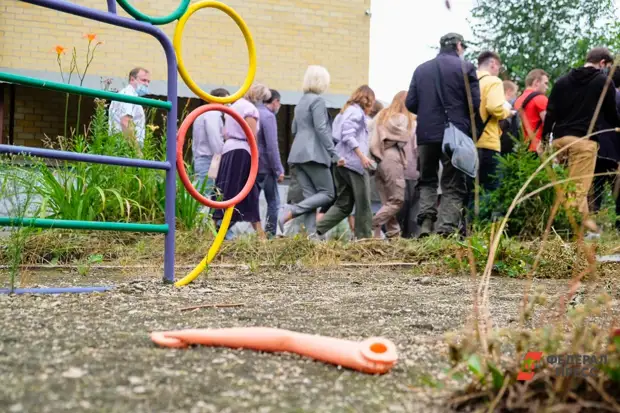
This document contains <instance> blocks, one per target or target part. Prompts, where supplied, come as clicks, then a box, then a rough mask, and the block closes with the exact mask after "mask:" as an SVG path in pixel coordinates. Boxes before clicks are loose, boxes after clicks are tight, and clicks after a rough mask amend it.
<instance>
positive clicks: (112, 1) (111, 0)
mask: <svg viewBox="0 0 620 413" xmlns="http://www.w3.org/2000/svg"><path fill="white" fill-rule="evenodd" d="M108 12H109V13H114V14H116V0H108Z"/></svg>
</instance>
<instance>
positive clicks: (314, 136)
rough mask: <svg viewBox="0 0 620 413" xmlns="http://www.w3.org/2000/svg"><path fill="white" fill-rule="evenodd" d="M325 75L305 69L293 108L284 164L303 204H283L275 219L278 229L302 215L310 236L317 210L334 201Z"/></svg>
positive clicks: (314, 68) (318, 69)
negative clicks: (290, 140) (291, 173)
mask: <svg viewBox="0 0 620 413" xmlns="http://www.w3.org/2000/svg"><path fill="white" fill-rule="evenodd" d="M329 83H330V76H329V72H328V71H327V70H326V69H325V68H324V67H322V66H309V67H308V69H307V70H306V74H305V76H304V82H303V91H304V95H303V96H302V98H301V100H300V101H299V103H298V104H297V106H296V107H295V117H294V118H293V126H292V132H293V135H294V136H295V139H294V140H293V145H292V146H291V151H290V154H289V157H288V163H289V164H290V165H291V168H293V167H294V168H295V175H296V177H297V181H298V183H299V186H300V188H301V190H302V192H303V196H304V199H303V201H301V202H299V203H297V204H292V205H288V204H287V205H285V206H284V207H283V208H282V213H281V215H280V217H279V218H278V225H279V227H280V230H281V231H282V232H284V225H285V224H286V223H287V222H289V221H290V220H292V219H293V218H296V217H298V216H302V215H303V216H305V218H304V222H305V227H306V228H305V229H306V231H307V232H308V233H313V232H314V231H315V227H316V212H317V209H319V208H320V207H322V206H324V205H329V204H330V203H331V202H332V201H333V199H334V195H335V194H334V184H333V182H332V175H331V172H330V167H331V165H332V164H333V163H336V162H338V160H339V158H338V154H337V153H336V149H335V147H334V142H333V141H332V130H331V126H330V124H329V115H328V113H327V105H326V104H325V99H323V97H322V96H321V95H322V94H323V93H325V91H326V90H327V88H328V87H329Z"/></svg>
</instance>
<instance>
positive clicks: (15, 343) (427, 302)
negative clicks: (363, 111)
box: [0, 268, 618, 413]
mask: <svg viewBox="0 0 620 413" xmlns="http://www.w3.org/2000/svg"><path fill="white" fill-rule="evenodd" d="M80 278H81V279H84V278H87V279H88V283H90V284H99V283H102V284H116V285H117V288H116V289H115V290H114V291H112V292H108V293H103V294H75V295H60V296H32V295H30V296H28V295H26V296H6V295H4V296H2V295H0V320H1V321H0V331H2V334H0V411H3V412H40V413H47V412H65V411H67V412H69V411H71V412H78V411H79V412H107V413H112V412H134V413H141V412H149V413H153V412H191V413H194V412H196V413H198V412H261V413H263V412H443V411H449V410H448V409H447V408H445V407H442V405H443V403H445V398H444V396H445V394H440V393H437V392H435V391H433V390H431V389H428V388H425V387H423V385H422V384H421V379H422V377H423V376H424V375H426V374H429V375H432V376H434V377H438V376H440V375H441V372H442V371H443V370H444V369H446V368H447V367H448V365H447V363H446V360H447V359H446V350H447V348H446V346H445V345H444V341H443V339H442V336H443V333H445V332H447V331H451V330H455V329H459V328H462V327H463V326H464V322H465V321H466V317H467V316H468V314H469V313H470V310H471V306H472V299H471V294H470V291H471V281H470V280H469V279H468V278H465V277H420V276H414V275H411V274H410V273H407V272H406V271H405V270H402V269H389V268H387V269H380V270H377V269H349V270H346V269H344V270H343V269H338V270H336V269H334V270H320V271H318V270H315V269H300V268H295V269H294V270H290V271H285V270H279V271H268V270H264V271H263V270H260V271H255V272H247V273H243V272H240V271H238V270H226V269H217V270H215V269H214V270H212V271H211V273H210V275H209V276H204V277H201V278H198V280H197V281H196V282H195V283H193V284H192V285H190V286H188V287H185V288H181V289H175V288H173V287H171V286H165V285H162V284H161V282H160V281H159V280H158V279H154V278H155V277H154V276H153V275H152V274H133V275H132V276H131V278H129V277H127V275H123V274H114V273H102V272H93V273H92V274H90V275H88V276H86V277H82V276H79V275H77V274H75V273H71V272H68V273H49V272H48V273H33V274H31V278H30V280H31V281H30V282H31V283H37V284H44V285H45V284H49V285H57V286H63V285H77V284H79V283H77V280H79V279H80ZM119 281H120V283H119ZM535 284H536V285H542V286H544V288H545V290H546V291H547V292H548V293H549V294H550V295H554V294H557V293H559V292H561V291H564V288H565V286H566V284H567V281H557V280H543V281H537V282H536V283H535ZM523 285H524V281H521V280H514V279H506V278H496V279H493V280H492V283H491V289H492V294H491V297H493V298H492V314H493V316H494V319H495V322H496V323H497V325H498V326H500V327H501V326H508V325H511V324H513V323H515V321H514V320H515V318H516V315H517V311H518V306H519V303H520V300H521V297H522V293H523ZM615 291H618V288H617V286H616V288H615ZM615 299H616V300H617V299H618V297H615ZM200 304H242V305H243V306H240V307H231V308H203V309H197V310H193V311H181V308H183V307H189V306H195V305H200ZM617 307H618V306H616V308H617ZM236 326H268V327H278V328H284V329H290V330H294V331H300V332H305V333H311V334H321V335H329V336H335V337H341V338H347V339H351V340H361V339H364V338H367V337H370V336H384V337H386V338H389V339H390V340H392V341H393V342H394V343H395V344H396V345H397V348H398V352H399V361H398V363H397V365H396V366H395V367H394V368H393V370H392V371H391V372H390V373H388V374H386V375H384V376H371V375H366V374H362V373H358V372H354V371H349V370H346V369H341V368H339V367H336V366H331V365H326V364H323V363H320V362H315V361H312V360H309V359H305V358H302V357H299V356H297V355H293V354H268V353H258V352H254V351H250V350H233V349H224V348H205V347H196V348H190V349H186V350H171V349H164V348H159V347H157V346H155V345H154V344H153V343H152V342H151V341H150V339H149V332H151V331H156V330H172V329H184V328H219V327H236Z"/></svg>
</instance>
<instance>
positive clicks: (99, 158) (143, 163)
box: [0, 145, 170, 171]
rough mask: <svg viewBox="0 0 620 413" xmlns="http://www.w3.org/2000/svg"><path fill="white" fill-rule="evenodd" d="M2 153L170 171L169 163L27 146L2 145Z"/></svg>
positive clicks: (0, 147)
mask: <svg viewBox="0 0 620 413" xmlns="http://www.w3.org/2000/svg"><path fill="white" fill-rule="evenodd" d="M0 151H2V153H12V154H15V155H26V156H37V157H40V158H48V159H60V160H63V161H79V162H90V163H101V164H105V165H119V166H132V167H137V168H149V169H161V170H164V171H167V170H168V169H170V162H160V161H149V160H147V159H132V158H120V157H118V156H108V155H91V154H88V153H75V152H67V151H59V150H55V149H43V148H29V147H27V146H14V145H2V146H0Z"/></svg>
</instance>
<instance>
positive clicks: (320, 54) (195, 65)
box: [0, 0, 370, 95]
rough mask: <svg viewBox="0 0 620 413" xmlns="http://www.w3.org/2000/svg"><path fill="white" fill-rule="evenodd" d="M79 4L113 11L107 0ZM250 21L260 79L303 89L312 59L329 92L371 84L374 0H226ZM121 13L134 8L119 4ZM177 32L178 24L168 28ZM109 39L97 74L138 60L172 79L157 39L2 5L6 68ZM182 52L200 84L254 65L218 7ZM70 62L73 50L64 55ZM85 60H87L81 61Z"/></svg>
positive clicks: (153, 9) (193, 24)
mask: <svg viewBox="0 0 620 413" xmlns="http://www.w3.org/2000/svg"><path fill="white" fill-rule="evenodd" d="M73 2H74V3H77V4H79V5H83V6H88V7H91V8H95V9H99V10H106V2H105V1H104V0H74V1H73ZM178 3H179V0H134V1H132V4H134V6H135V7H137V8H138V9H140V10H141V11H143V12H145V13H147V14H152V15H156V16H162V15H165V14H168V13H170V11H172V10H173V9H175V8H176V7H177V5H178ZM226 3H227V4H228V5H230V6H231V7H233V8H234V9H235V10H237V12H238V13H239V14H240V15H241V16H242V17H243V18H244V19H245V20H246V22H247V24H248V26H249V27H250V29H251V31H252V34H253V36H254V39H255V41H256V46H257V53H258V72H257V80H259V81H261V82H264V83H266V84H268V85H269V86H270V87H273V88H276V89H279V90H288V91H299V89H300V85H301V81H302V78H303V73H304V71H305V69H306V67H307V65H309V64H321V65H323V66H325V67H327V68H328V70H329V71H330V73H331V75H332V85H331V87H330V90H329V92H330V93H334V94H343V95H348V94H350V93H351V91H352V90H354V89H355V88H356V87H357V86H359V85H360V84H363V83H367V82H368V61H369V55H368V54H369V50H368V49H369V30H370V20H369V18H368V16H366V15H365V13H364V12H365V10H366V9H367V8H369V7H370V0H338V1H336V0H227V1H226ZM118 9H119V14H120V15H123V16H127V14H126V13H125V12H124V11H123V10H122V9H121V8H120V7H119V8H118ZM162 28H163V30H164V31H165V33H166V34H167V35H168V36H170V38H172V34H173V31H174V28H175V23H171V24H168V25H166V26H163V27H162ZM88 32H94V33H97V34H98V36H99V39H100V40H102V41H103V42H104V44H103V45H101V46H100V49H99V51H98V55H97V56H96V57H95V59H94V61H93V64H92V66H91V68H90V69H89V73H90V74H95V75H100V76H106V77H125V76H126V74H127V72H128V71H129V70H130V69H131V68H132V67H134V66H138V65H139V66H145V67H147V68H149V69H151V71H152V74H153V78H154V79H160V80H164V79H165V78H166V70H165V68H166V61H165V56H164V53H163V50H162V48H161V46H160V45H159V43H158V42H157V40H155V39H154V38H152V37H151V36H148V35H146V34H142V33H137V32H133V31H130V30H126V29H120V28H116V27H114V26H110V25H107V24H103V23H98V22H94V21H90V20H87V19H83V18H79V17H75V16H72V15H68V14H64V13H59V12H55V11H51V10H48V9H45V8H42V7H39V6H33V5H30V4H26V3H22V2H18V1H9V0H3V1H2V2H1V4H0V67H8V68H12V69H30V70H43V71H48V72H56V71H57V70H58V67H57V63H56V59H55V54H54V51H53V50H52V49H53V47H54V46H55V45H57V44H59V45H62V46H64V47H73V46H76V47H77V50H78V55H79V56H80V59H83V56H84V54H85V51H86V43H87V41H86V40H85V39H83V38H82V36H83V35H84V34H85V33H88ZM183 39H184V45H183V55H184V60H185V62H186V65H187V67H188V69H189V71H190V73H191V74H192V76H193V77H194V79H195V80H196V81H197V82H198V83H208V84H223V85H240V84H241V83H242V81H243V79H244V78H245V73H246V70H247V51H246V47H245V42H244V40H243V36H242V35H241V33H240V31H239V30H238V29H237V27H236V25H235V24H234V22H233V21H232V20H231V19H230V18H228V17H227V16H226V15H225V14H223V13H222V12H220V11H217V10H212V9H211V10H207V9H203V10H200V11H198V12H197V13H195V14H194V15H193V16H192V17H191V18H190V20H189V22H188V24H187V25H186V29H185V35H184V38H183ZM64 59H65V61H66V63H67V64H68V55H67V56H65V57H64ZM82 64H83V63H82Z"/></svg>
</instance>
